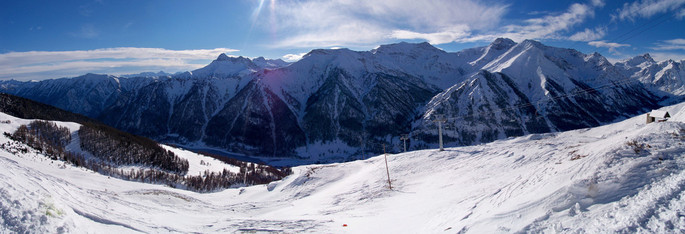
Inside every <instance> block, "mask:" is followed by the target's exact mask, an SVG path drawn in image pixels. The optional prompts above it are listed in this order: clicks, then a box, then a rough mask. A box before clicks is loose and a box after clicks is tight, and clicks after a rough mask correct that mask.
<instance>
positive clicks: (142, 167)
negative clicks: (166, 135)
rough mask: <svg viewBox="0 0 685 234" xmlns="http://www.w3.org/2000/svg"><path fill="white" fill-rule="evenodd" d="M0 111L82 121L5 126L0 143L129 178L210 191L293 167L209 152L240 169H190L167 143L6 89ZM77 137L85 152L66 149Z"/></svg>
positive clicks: (267, 177) (264, 178)
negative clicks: (3, 140)
mask: <svg viewBox="0 0 685 234" xmlns="http://www.w3.org/2000/svg"><path fill="white" fill-rule="evenodd" d="M0 111H2V112H5V113H8V114H12V115H15V116H20V117H21V118H39V119H47V120H54V119H51V116H58V118H57V119H58V120H60V121H73V122H77V123H80V124H81V127H80V128H79V130H78V131H77V132H76V134H74V133H72V132H70V131H69V129H68V128H66V127H62V126H59V125H57V124H55V123H53V122H50V121H47V120H36V121H33V122H31V123H29V124H28V125H21V126H20V127H19V128H18V129H17V130H16V131H15V132H14V133H8V132H5V133H4V134H5V136H7V137H9V138H11V139H13V140H14V142H10V143H8V144H2V145H0V148H1V149H3V150H6V151H10V152H13V153H15V154H16V153H24V154H25V153H29V152H31V151H35V152H39V153H41V154H44V155H46V156H47V157H49V158H50V159H52V160H59V161H64V162H65V163H67V164H71V165H74V166H79V167H84V168H87V169H90V170H93V171H95V172H98V173H100V174H103V175H107V176H111V177H115V178H120V179H124V180H130V181H138V182H145V183H154V184H165V185H168V186H171V187H176V188H181V189H187V190H191V191H197V192H211V191H216V190H219V189H224V188H229V187H231V186H236V185H249V184H265V183H269V182H271V181H274V180H279V179H282V178H283V177H285V176H287V175H289V174H290V173H291V170H290V168H275V167H271V166H267V165H258V164H255V163H248V162H242V161H238V160H235V159H229V158H225V157H222V156H217V155H210V154H205V155H207V156H210V157H213V158H216V159H219V160H221V161H223V162H225V163H227V164H230V165H234V166H237V167H239V168H240V171H239V172H238V173H235V172H231V171H228V170H226V169H224V170H223V171H221V172H211V171H205V172H203V173H201V174H199V175H188V173H187V172H188V167H189V163H188V160H186V159H183V158H180V157H178V156H177V155H175V154H174V153H173V152H171V151H169V150H166V149H164V148H162V147H161V146H160V145H159V144H158V143H157V142H155V141H153V140H150V139H148V138H145V137H141V136H137V135H133V134H129V133H126V132H123V131H120V130H117V129H115V128H112V127H109V126H106V125H104V124H101V123H98V122H97V121H93V120H90V119H88V118H87V117H84V116H81V115H77V114H73V113H69V112H66V111H63V110H60V109H57V108H54V107H51V106H46V105H44V104H40V103H36V102H34V101H31V100H28V99H24V98H19V97H16V96H12V95H6V94H2V95H0ZM75 137H77V138H78V140H79V144H78V146H79V147H80V149H81V150H82V151H83V152H85V153H80V152H74V151H70V150H68V149H67V145H69V144H70V143H72V142H73V141H74V140H75V139H73V138H75ZM124 167H126V168H127V169H124Z"/></svg>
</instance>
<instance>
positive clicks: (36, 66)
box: [0, 47, 237, 80]
mask: <svg viewBox="0 0 685 234" xmlns="http://www.w3.org/2000/svg"><path fill="white" fill-rule="evenodd" d="M236 51H237V50H234V49H227V48H216V49H205V50H167V49H161V48H136V47H120V48H106V49H97V50H75V51H28V52H10V53H4V54H0V79H10V78H12V79H20V80H28V79H46V78H57V77H64V76H78V75H82V74H84V73H87V72H94V73H95V72H97V73H109V74H129V73H139V72H146V71H158V70H165V71H170V72H173V71H184V70H192V69H196V68H198V67H201V66H204V65H206V62H207V60H211V59H214V58H216V56H218V55H219V54H221V53H231V52H236ZM198 60H204V61H201V63H195V62H198Z"/></svg>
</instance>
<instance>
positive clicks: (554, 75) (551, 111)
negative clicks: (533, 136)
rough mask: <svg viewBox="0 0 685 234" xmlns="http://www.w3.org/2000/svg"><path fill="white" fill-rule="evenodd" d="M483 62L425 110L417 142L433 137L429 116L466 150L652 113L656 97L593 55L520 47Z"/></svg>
mask: <svg viewBox="0 0 685 234" xmlns="http://www.w3.org/2000/svg"><path fill="white" fill-rule="evenodd" d="M503 43H505V42H499V44H503ZM506 45H510V44H508V43H507V44H506ZM487 57H488V56H484V57H482V58H479V60H476V63H478V62H480V63H485V62H484V58H487ZM489 58H493V59H492V60H490V61H489V62H487V63H486V64H485V65H484V67H483V70H481V71H479V72H478V73H476V74H474V75H472V76H471V77H469V78H468V79H466V80H465V81H463V82H461V83H458V84H456V85H454V86H452V87H451V88H450V89H447V90H446V91H444V92H442V93H440V94H438V95H436V96H435V97H434V98H433V99H432V100H431V102H429V103H428V105H427V108H426V115H424V116H423V120H422V121H421V125H420V127H421V128H419V131H417V132H418V134H417V135H418V137H419V138H420V139H430V138H431V137H432V135H434V132H435V131H434V130H433V129H434V128H435V127H434V126H435V124H434V123H433V122H432V120H433V119H434V118H435V117H434V115H435V114H445V116H446V117H447V119H448V122H447V123H448V126H450V127H451V129H450V130H449V131H447V132H446V133H447V136H448V137H450V139H449V142H452V143H453V144H457V145H469V144H473V143H480V142H490V141H494V140H496V139H501V138H505V137H510V136H521V135H523V134H528V133H541V132H549V131H566V130H571V129H578V128H585V127H593V126H599V125H600V124H602V123H607V122H611V121H614V120H615V119H617V118H622V117H623V118H625V117H629V116H632V115H635V114H638V113H640V111H647V110H649V108H654V107H656V106H657V103H656V101H655V100H656V97H654V96H653V95H652V94H651V93H649V92H648V91H647V90H645V89H644V88H643V87H642V86H641V85H640V84H637V83H635V82H632V83H631V82H627V81H628V78H626V77H625V76H623V75H622V74H621V73H620V72H619V71H618V70H617V69H616V68H614V67H613V66H612V64H611V63H609V61H607V60H606V59H605V58H604V57H602V56H601V55H599V54H591V55H585V54H582V53H580V52H578V51H576V50H571V49H561V48H554V47H548V46H544V45H542V44H540V43H539V42H536V41H530V40H526V41H523V42H521V43H519V44H516V45H513V46H511V47H509V49H508V51H506V52H505V53H501V55H499V56H497V57H495V56H489ZM493 72H494V73H493ZM432 138H435V137H432Z"/></svg>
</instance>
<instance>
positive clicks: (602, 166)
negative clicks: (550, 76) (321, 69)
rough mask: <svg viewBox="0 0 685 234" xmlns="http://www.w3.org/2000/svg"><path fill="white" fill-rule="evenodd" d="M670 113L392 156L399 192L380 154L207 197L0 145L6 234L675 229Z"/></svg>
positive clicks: (679, 114) (676, 183) (677, 155)
mask: <svg viewBox="0 0 685 234" xmlns="http://www.w3.org/2000/svg"><path fill="white" fill-rule="evenodd" d="M664 110H668V111H670V112H671V115H673V118H672V119H671V120H669V121H667V122H662V123H652V124H645V120H644V116H637V117H635V118H631V119H628V120H625V121H622V122H619V123H615V124H611V125H606V126H602V127H597V128H591V129H581V130H576V131H569V132H563V133H550V134H535V135H528V136H523V137H519V138H512V139H507V140H500V141H496V142H492V143H488V144H483V145H476V146H469V147H458V148H448V149H446V150H445V151H442V152H440V151H437V150H423V151H414V152H408V153H402V154H394V155H388V156H387V159H388V165H389V167H390V171H389V173H390V177H391V178H392V187H393V189H392V190H391V189H389V188H388V184H387V177H386V170H385V161H384V157H383V155H380V156H376V157H372V158H370V159H368V160H363V161H355V162H349V163H339V164H327V165H309V166H299V167H295V168H293V171H294V173H293V175H291V176H288V177H286V178H285V179H283V180H282V181H277V182H272V183H271V184H269V185H258V186H250V187H244V188H234V189H227V190H223V191H220V192H215V193H206V194H200V193H194V192H189V191H184V190H179V189H174V188H170V187H167V186H164V185H150V184H143V183H137V182H128V181H122V180H118V179H114V178H108V177H106V176H102V175H99V174H96V173H93V172H90V171H87V170H84V169H81V168H76V167H72V166H70V165H64V163H62V162H57V161H51V160H48V159H47V158H45V157H43V156H41V155H38V154H36V153H28V154H22V153H17V154H14V153H10V152H7V151H4V150H0V168H1V170H0V224H1V226H0V233H6V232H24V231H28V232H38V233H44V232H69V233H85V232H118V233H128V232H154V233H160V232H163V233H168V232H202V233H205V232H222V233H225V232H237V231H256V232H261V231H264V232H269V231H275V232H287V233H296V232H317V233H345V232H352V233H357V232H366V233H372V232H373V233H441V232H445V233H455V232H467V233H469V232H476V233H499V232H518V231H523V232H540V231H546V232H554V231H559V232H578V231H580V232H589V233H604V232H635V231H649V232H661V233H663V232H677V231H679V230H680V231H682V230H685V189H684V188H685V170H684V169H685V146H683V143H685V123H683V121H685V104H679V105H675V106H671V107H666V108H664ZM13 121H14V122H13V124H4V126H2V127H0V130H3V131H9V130H11V128H12V127H14V128H16V126H15V125H16V124H14V123H15V122H16V120H13ZM0 125H3V124H0ZM6 142H8V139H7V138H6V137H4V136H0V143H6Z"/></svg>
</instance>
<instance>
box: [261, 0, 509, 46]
mask: <svg viewBox="0 0 685 234" xmlns="http://www.w3.org/2000/svg"><path fill="white" fill-rule="evenodd" d="M271 2H272V4H274V3H275V6H274V8H275V9H277V10H275V11H273V12H272V13H271V14H273V15H272V16H273V17H274V18H275V20H273V21H264V22H263V23H262V24H261V26H263V27H264V28H266V29H272V30H273V31H275V32H276V33H280V34H283V35H285V39H284V40H282V41H280V42H278V43H275V44H274V45H273V46H275V47H330V46H359V45H377V44H378V43H380V42H383V41H387V40H389V39H392V38H398V37H399V38H403V39H409V38H410V36H411V38H424V39H433V40H435V41H439V42H444V41H446V40H447V39H448V38H451V37H454V36H455V35H457V34H458V33H457V34H455V30H454V27H455V25H469V27H470V28H471V29H485V28H489V27H493V26H495V25H497V24H498V23H499V21H500V20H501V18H502V17H503V15H504V13H506V10H507V8H508V6H507V5H504V4H492V3H490V4H485V3H483V2H480V1H476V0H425V1H415V0H384V1H366V0H309V1H294V0H287V1H278V2H276V1H274V0H272V1H271ZM271 22H278V23H277V24H276V25H274V24H271Z"/></svg>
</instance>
